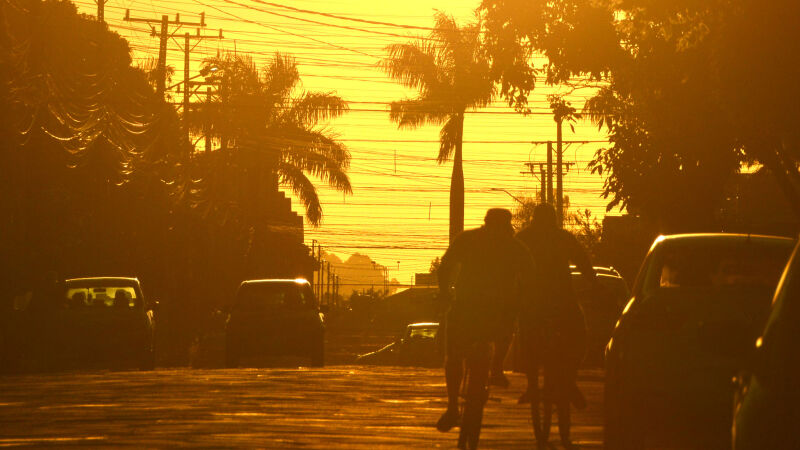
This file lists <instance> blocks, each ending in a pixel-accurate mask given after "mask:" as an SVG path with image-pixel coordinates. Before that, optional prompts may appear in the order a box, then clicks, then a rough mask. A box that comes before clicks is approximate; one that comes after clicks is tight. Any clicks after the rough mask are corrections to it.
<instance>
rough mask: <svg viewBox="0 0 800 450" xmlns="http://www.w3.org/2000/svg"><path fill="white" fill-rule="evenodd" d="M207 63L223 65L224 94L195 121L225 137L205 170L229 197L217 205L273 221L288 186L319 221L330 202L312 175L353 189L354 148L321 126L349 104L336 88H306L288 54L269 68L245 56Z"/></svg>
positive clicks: (212, 133) (219, 192)
mask: <svg viewBox="0 0 800 450" xmlns="http://www.w3.org/2000/svg"><path fill="white" fill-rule="evenodd" d="M205 64H206V67H211V66H215V67H217V68H218V71H217V73H219V74H220V75H219V76H218V80H217V81H219V84H220V93H219V96H218V97H217V98H216V99H212V100H210V101H207V102H205V103H202V104H201V105H200V106H199V107H198V108H197V109H196V111H194V112H193V114H192V115H191V116H190V120H191V123H192V124H193V130H194V131H195V132H198V133H208V134H209V135H210V136H212V137H213V138H215V139H216V140H218V141H219V142H220V149H221V153H222V154H221V155H214V156H209V158H206V159H213V161H209V162H208V163H209V164H208V167H207V169H208V170H207V171H205V173H203V178H204V179H207V180H208V184H209V187H208V189H210V190H213V189H217V192H215V193H214V194H213V195H220V196H221V197H222V198H219V199H218V200H220V201H221V204H222V205H223V206H220V203H217V204H216V205H215V207H224V205H226V204H234V205H236V207H237V208H238V210H239V211H240V213H242V214H245V213H246V214H250V215H252V217H250V218H247V221H248V222H250V223H255V222H258V221H262V222H263V221H268V220H269V213H270V210H271V209H274V203H275V199H276V198H277V194H278V188H279V186H287V187H288V188H290V189H291V190H292V191H293V192H294V193H295V194H296V195H297V196H298V198H299V199H300V200H301V201H302V202H303V204H304V205H305V208H306V217H307V219H308V221H309V222H310V223H311V224H313V225H319V223H320V222H321V220H322V205H321V204H320V201H319V196H318V194H317V190H316V187H315V186H314V184H313V183H312V182H311V180H310V179H309V175H311V176H314V177H316V178H319V179H321V180H322V181H323V182H325V183H327V184H328V185H329V186H331V187H333V188H334V189H336V190H339V191H342V192H344V193H352V188H351V186H350V180H349V178H348V177H347V174H346V170H347V168H348V166H349V164H350V154H349V152H348V151H347V149H346V147H345V146H344V145H343V144H342V143H341V142H339V141H337V140H336V136H335V135H334V134H333V133H331V132H330V131H328V130H326V129H324V128H322V127H320V126H319V124H320V122H323V121H326V120H329V119H334V118H337V117H339V116H341V115H342V114H344V113H345V112H346V111H347V110H348V106H347V103H346V102H345V101H344V100H342V99H341V98H340V97H338V96H335V95H333V94H330V93H321V92H304V91H300V92H298V84H299V83H300V74H299V72H298V70H297V63H296V62H295V60H294V58H292V57H290V56H287V55H281V54H276V55H275V56H274V58H273V59H272V60H271V61H270V62H269V63H268V65H267V66H266V67H264V68H263V70H262V71H261V72H259V70H258V68H257V67H256V66H255V64H254V63H253V61H252V59H250V58H249V57H247V56H242V55H238V54H227V55H224V56H223V57H221V58H214V59H210V60H208V61H206V63H205ZM206 156H208V155H206ZM224 184H228V186H223V185H224ZM212 186H213V187H212ZM212 198H214V197H212Z"/></svg>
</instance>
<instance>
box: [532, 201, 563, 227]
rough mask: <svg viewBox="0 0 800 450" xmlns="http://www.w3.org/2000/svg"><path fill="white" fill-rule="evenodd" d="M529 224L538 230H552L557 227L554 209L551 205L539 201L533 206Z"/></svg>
mask: <svg viewBox="0 0 800 450" xmlns="http://www.w3.org/2000/svg"><path fill="white" fill-rule="evenodd" d="M531 226H533V227H534V228H536V229H538V230H552V229H556V228H558V222H557V220H556V210H555V208H553V205H550V204H547V203H540V204H538V205H536V207H535V208H533V220H532V221H531Z"/></svg>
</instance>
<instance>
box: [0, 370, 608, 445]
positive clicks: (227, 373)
mask: <svg viewBox="0 0 800 450" xmlns="http://www.w3.org/2000/svg"><path fill="white" fill-rule="evenodd" d="M601 377H602V374H601V373H600V372H599V371H587V372H582V376H581V382H580V384H581V387H582V388H583V391H584V393H585V394H586V397H587V400H588V403H589V407H588V408H587V409H586V410H584V411H577V412H575V413H574V414H573V439H574V441H575V443H576V444H579V445H580V447H581V448H600V447H602V445H601V442H602V426H601V416H600V414H601V408H602V382H601ZM509 378H510V380H511V383H512V385H511V387H510V388H508V389H493V390H492V392H491V396H490V400H489V402H488V404H487V405H486V410H485V415H484V426H483V431H482V434H481V447H482V448H501V449H513V448H534V439H533V433H532V429H531V425H530V412H529V410H528V408H527V406H520V405H517V404H516V399H517V397H518V396H519V394H520V393H521V392H522V390H523V389H524V387H525V380H524V377H523V376H522V375H520V374H510V375H509ZM444 407H445V400H444V377H443V371H442V369H422V368H408V367H362V366H353V365H341V366H330V367H325V368H319V369H310V368H304V367H278V368H274V367H273V368H257V369H191V368H178V369H159V370H155V371H152V372H138V371H86V372H66V373H53V374H32V375H3V376H0V446H48V445H49V446H56V447H64V446H81V447H83V446H92V445H98V446H136V447H166V446H176V445H179V446H197V447H262V448H326V449H329V448H347V449H375V448H398V449H399V448H439V447H443V448H452V447H455V444H456V439H457V436H458V435H457V430H455V429H454V430H453V431H451V432H449V433H439V432H437V431H436V429H435V428H434V427H433V424H434V423H435V421H436V419H437V418H438V416H439V414H440V413H441V412H442V411H443V409H444ZM557 437H558V431H557V429H556V427H555V426H554V427H553V431H552V434H551V443H552V444H553V448H560V446H559V444H558V438H557Z"/></svg>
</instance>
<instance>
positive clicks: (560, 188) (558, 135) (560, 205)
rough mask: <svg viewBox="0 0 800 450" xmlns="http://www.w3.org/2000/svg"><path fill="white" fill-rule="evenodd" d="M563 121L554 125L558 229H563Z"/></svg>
mask: <svg viewBox="0 0 800 450" xmlns="http://www.w3.org/2000/svg"><path fill="white" fill-rule="evenodd" d="M562 123H563V120H559V121H558V122H557V125H556V142H557V143H556V167H558V169H557V170H556V219H557V220H558V226H559V228H564V178H563V175H564V173H563V171H562V170H561V157H562V156H563V155H562V150H561V148H562V145H561V124H562Z"/></svg>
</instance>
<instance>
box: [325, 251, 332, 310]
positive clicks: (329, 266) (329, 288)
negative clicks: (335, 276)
mask: <svg viewBox="0 0 800 450" xmlns="http://www.w3.org/2000/svg"><path fill="white" fill-rule="evenodd" d="M325 263H326V264H327V265H328V281H327V282H326V283H325V292H326V295H327V296H328V300H327V302H326V304H327V305H328V307H329V308H330V306H331V262H330V261H325Z"/></svg>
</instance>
